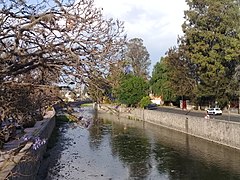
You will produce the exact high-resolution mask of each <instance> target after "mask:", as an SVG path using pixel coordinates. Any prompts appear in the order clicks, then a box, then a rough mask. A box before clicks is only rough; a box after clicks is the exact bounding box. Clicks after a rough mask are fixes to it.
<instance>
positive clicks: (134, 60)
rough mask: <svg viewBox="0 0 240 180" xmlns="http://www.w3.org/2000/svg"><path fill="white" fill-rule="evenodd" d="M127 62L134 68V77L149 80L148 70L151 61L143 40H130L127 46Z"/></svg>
mask: <svg viewBox="0 0 240 180" xmlns="http://www.w3.org/2000/svg"><path fill="white" fill-rule="evenodd" d="M126 60H127V61H128V62H129V64H130V65H131V66H132V69H133V73H134V75H136V76H140V77H143V78H145V79H147V78H148V76H149V72H148V68H149V65H150V64H151V61H150V59H149V53H148V51H147V48H146V47H145V46H144V45H143V40H142V39H139V38H133V39H130V40H129V42H128V44H127V52H126Z"/></svg>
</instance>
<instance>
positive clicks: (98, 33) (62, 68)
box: [0, 0, 125, 120]
mask: <svg viewBox="0 0 240 180" xmlns="http://www.w3.org/2000/svg"><path fill="white" fill-rule="evenodd" d="M37 2H38V3H35V4H27V3H26V2H25V1H20V0H19V1H5V0H1V1H0V8H1V9H0V84H1V93H0V100H1V101H0V103H1V109H0V114H1V120H3V119H5V118H8V117H9V116H13V115H14V116H15V117H17V114H19V113H18V112H19V111H16V110H15V111H14V108H13V107H17V104H16V103H17V102H19V101H18V100H17V99H16V98H18V96H16V92H19V93H20V94H19V98H20V96H24V98H23V97H22V98H23V102H26V103H29V104H31V103H33V102H35V101H37V99H36V100H35V101H31V98H30V97H35V98H37V97H39V98H38V100H39V99H42V100H43V99H44V97H43V94H44V95H45V96H47V95H50V94H51V95H53V94H55V93H49V89H51V88H52V87H51V86H52V85H53V84H56V83H60V82H66V81H69V79H70V81H74V82H81V83H85V84H89V85H90V84H91V85H92V86H95V87H98V88H101V86H102V85H101V86H98V82H97V81H96V79H98V78H101V79H104V78H105V77H106V76H107V74H108V73H109V68H110V65H111V64H112V63H115V62H116V61H117V60H118V59H120V57H121V53H122V48H123V47H124V45H125V35H123V23H122V22H120V21H118V20H116V21H115V20H113V19H105V18H104V17H103V15H102V9H98V8H95V7H94V1H93V0H78V1H76V2H67V3H65V2H66V1H60V0H52V1H51V0H50V1H45V0H42V1H41V2H39V1H37ZM63 2H64V3H63ZM30 87H31V88H33V89H39V90H40V89H41V91H34V90H32V89H31V88H30ZM40 87H41V88H40ZM24 88H26V91H24V90H23V89H24ZM29 88H30V89H29ZM14 90H16V91H14ZM22 91H24V92H25V93H23V92H22ZM43 92H44V93H43ZM6 93H7V94H8V96H6ZM29 93H30V94H34V95H31V96H30V94H29ZM40 94H42V95H40ZM5 97H8V98H5ZM27 98H30V99H28V100H27ZM11 100H12V101H11ZM45 100H46V102H48V103H49V100H52V99H50V98H45ZM45 100H43V101H44V102H45ZM48 103H43V105H46V104H48ZM3 107H4V108H3ZM22 107H24V106H22ZM28 107H30V106H28ZM28 107H26V109H27V108H28ZM31 107H35V106H31ZM36 109H37V107H36V108H35V109H33V111H34V110H36ZM3 115H4V118H3Z"/></svg>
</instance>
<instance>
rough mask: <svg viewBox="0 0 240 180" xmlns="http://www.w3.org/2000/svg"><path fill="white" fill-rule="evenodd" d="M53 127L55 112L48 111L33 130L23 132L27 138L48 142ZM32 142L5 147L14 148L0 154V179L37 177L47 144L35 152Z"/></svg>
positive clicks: (17, 142)
mask: <svg viewBox="0 0 240 180" xmlns="http://www.w3.org/2000/svg"><path fill="white" fill-rule="evenodd" d="M54 127H55V112H54V111H50V112H48V113H47V115H46V116H44V119H43V120H42V121H37V122H36V124H35V126H34V127H33V128H26V129H25V130H24V131H25V133H26V135H27V136H29V137H39V138H40V139H46V140H48V139H49V137H50V136H51V134H52V131H53V129H54ZM32 145H33V142H31V141H29V142H28V143H23V142H20V141H15V142H11V144H7V145H6V146H13V147H14V146H15V147H14V148H11V150H8V151H6V150H5V151H4V150H3V151H1V154H0V179H11V180H15V179H16V180H34V179H36V177H37V173H38V169H39V167H40V163H41V160H42V158H43V154H44V153H45V151H46V147H47V143H45V144H44V145H42V146H41V147H40V148H38V149H37V150H34V149H33V148H32Z"/></svg>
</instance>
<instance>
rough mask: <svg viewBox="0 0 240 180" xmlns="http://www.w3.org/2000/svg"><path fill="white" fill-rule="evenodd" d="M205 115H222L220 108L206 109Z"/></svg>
mask: <svg viewBox="0 0 240 180" xmlns="http://www.w3.org/2000/svg"><path fill="white" fill-rule="evenodd" d="M207 114H212V115H222V110H221V109H220V108H209V109H207Z"/></svg>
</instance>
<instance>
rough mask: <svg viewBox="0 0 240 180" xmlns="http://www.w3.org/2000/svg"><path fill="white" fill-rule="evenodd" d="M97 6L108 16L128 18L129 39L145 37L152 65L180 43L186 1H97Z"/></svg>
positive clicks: (126, 26) (144, 42) (126, 23)
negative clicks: (179, 37) (178, 40)
mask: <svg viewBox="0 0 240 180" xmlns="http://www.w3.org/2000/svg"><path fill="white" fill-rule="evenodd" d="M95 5H96V7H99V8H103V14H104V16H106V18H114V19H119V20H121V21H124V27H125V31H126V34H127V38H128V40H129V39H131V38H141V39H143V44H144V46H145V47H146V48H147V50H148V52H149V54H150V59H151V66H150V72H151V71H152V69H153V66H154V65H155V64H156V63H157V62H159V60H160V58H161V57H163V56H164V55H165V53H166V51H167V50H168V49H169V48H170V47H172V46H175V45H177V38H178V36H179V35H180V36H181V35H182V34H183V33H182V29H181V25H182V24H183V22H184V18H183V17H184V10H187V9H188V6H187V5H186V3H185V0H167V1H166V0H95Z"/></svg>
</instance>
